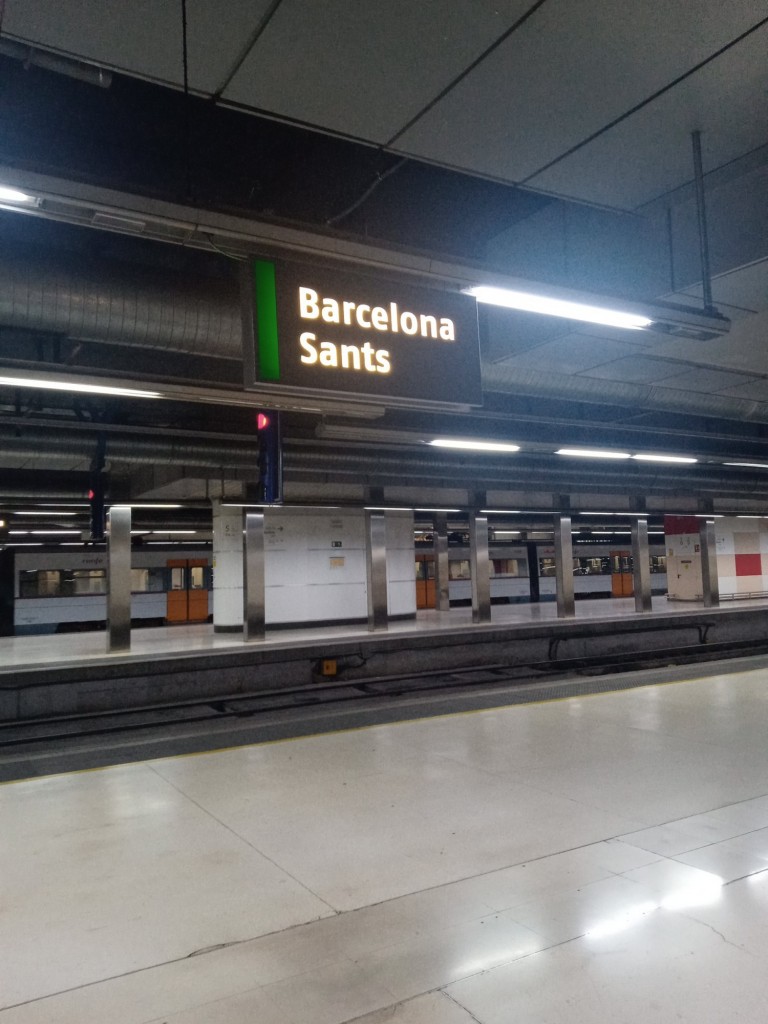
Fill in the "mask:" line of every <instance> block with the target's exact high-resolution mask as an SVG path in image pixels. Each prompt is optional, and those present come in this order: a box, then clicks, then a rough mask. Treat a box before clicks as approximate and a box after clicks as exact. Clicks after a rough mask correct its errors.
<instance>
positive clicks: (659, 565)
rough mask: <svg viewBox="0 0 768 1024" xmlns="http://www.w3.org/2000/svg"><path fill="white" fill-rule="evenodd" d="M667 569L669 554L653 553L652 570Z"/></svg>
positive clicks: (663, 570)
mask: <svg viewBox="0 0 768 1024" xmlns="http://www.w3.org/2000/svg"><path fill="white" fill-rule="evenodd" d="M666 571H667V556H666V555H651V572H666Z"/></svg>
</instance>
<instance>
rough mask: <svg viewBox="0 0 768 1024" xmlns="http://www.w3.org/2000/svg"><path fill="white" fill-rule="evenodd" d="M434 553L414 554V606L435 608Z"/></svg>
mask: <svg viewBox="0 0 768 1024" xmlns="http://www.w3.org/2000/svg"><path fill="white" fill-rule="evenodd" d="M436 607H437V594H436V593H435V558H434V555H416V608H417V609H419V608H436Z"/></svg>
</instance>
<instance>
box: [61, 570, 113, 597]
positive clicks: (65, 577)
mask: <svg viewBox="0 0 768 1024" xmlns="http://www.w3.org/2000/svg"><path fill="white" fill-rule="evenodd" d="M106 592H107V574H106V571H105V570H104V569H65V570H64V571H63V572H62V573H61V592H60V594H61V597H75V596H77V595H79V594H106Z"/></svg>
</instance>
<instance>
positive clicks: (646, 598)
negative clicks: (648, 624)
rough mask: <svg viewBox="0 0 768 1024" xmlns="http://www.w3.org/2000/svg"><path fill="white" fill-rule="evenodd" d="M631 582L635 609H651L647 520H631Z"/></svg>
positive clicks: (638, 610) (637, 610)
mask: <svg viewBox="0 0 768 1024" xmlns="http://www.w3.org/2000/svg"><path fill="white" fill-rule="evenodd" d="M631 529H632V582H633V586H634V591H635V611H636V612H649V611H651V564H650V562H651V555H650V552H649V550H648V520H647V519H635V520H634V521H633V522H632V527H631Z"/></svg>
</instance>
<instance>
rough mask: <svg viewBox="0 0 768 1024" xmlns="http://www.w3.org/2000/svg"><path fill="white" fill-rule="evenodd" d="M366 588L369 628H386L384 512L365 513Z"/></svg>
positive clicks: (385, 525) (385, 532) (385, 522)
mask: <svg viewBox="0 0 768 1024" xmlns="http://www.w3.org/2000/svg"><path fill="white" fill-rule="evenodd" d="M365 540H366V544H365V555H366V582H367V584H368V585H367V587H366V590H367V592H368V629H369V630H370V631H371V632H373V631H374V630H377V629H386V628H387V626H388V617H387V521H386V519H385V517H384V513H383V512H366V513H365Z"/></svg>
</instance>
